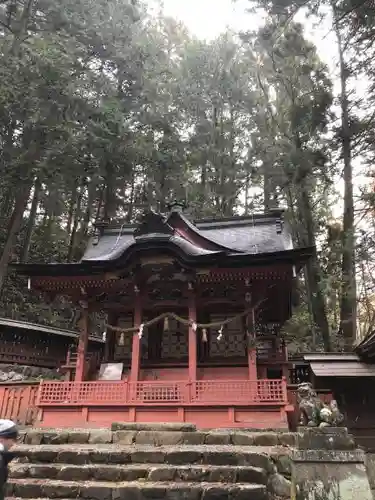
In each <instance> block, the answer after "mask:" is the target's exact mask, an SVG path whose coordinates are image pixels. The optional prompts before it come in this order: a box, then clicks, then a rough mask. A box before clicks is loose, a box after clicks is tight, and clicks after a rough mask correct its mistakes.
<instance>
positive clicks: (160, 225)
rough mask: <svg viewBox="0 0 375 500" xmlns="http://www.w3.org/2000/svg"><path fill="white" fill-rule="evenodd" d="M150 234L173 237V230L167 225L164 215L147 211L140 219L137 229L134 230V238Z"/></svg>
mask: <svg viewBox="0 0 375 500" xmlns="http://www.w3.org/2000/svg"><path fill="white" fill-rule="evenodd" d="M150 233H159V234H164V235H166V236H173V234H174V229H173V228H172V226H170V225H169V224H168V223H167V219H166V217H165V216H164V215H162V214H159V213H156V212H154V211H153V210H151V209H150V210H147V211H146V212H144V213H143V214H142V216H141V218H140V221H139V224H138V227H137V228H136V229H135V231H134V233H133V235H134V238H140V237H142V236H145V235H147V234H150Z"/></svg>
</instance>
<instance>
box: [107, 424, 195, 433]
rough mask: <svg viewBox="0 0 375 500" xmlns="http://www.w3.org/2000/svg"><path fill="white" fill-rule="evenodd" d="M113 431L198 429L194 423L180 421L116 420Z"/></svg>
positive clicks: (185, 430)
mask: <svg viewBox="0 0 375 500" xmlns="http://www.w3.org/2000/svg"><path fill="white" fill-rule="evenodd" d="M111 430H112V431H163V432H168V431H182V432H193V431H196V430H197V427H196V425H194V424H178V423H166V424H147V423H145V424H143V423H138V422H135V423H134V422H114V423H113V424H112V425H111Z"/></svg>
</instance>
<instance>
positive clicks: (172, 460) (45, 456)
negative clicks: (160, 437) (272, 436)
mask: <svg viewBox="0 0 375 500" xmlns="http://www.w3.org/2000/svg"><path fill="white" fill-rule="evenodd" d="M13 450H14V453H15V455H16V457H18V461H19V462H29V463H60V464H71V465H85V464H129V463H138V464H162V463H165V464H170V465H188V464H204V465H248V466H253V467H260V468H262V469H265V470H266V471H268V472H271V471H272V470H273V469H274V461H273V459H272V458H271V457H273V456H274V457H278V456H288V455H289V454H290V453H289V450H288V449H287V448H285V447H275V446H273V447H272V446H271V447H261V446H232V445H221V446H215V445H211V446H210V445H201V446H187V445H185V446H160V447H155V446H144V445H137V446H134V445H133V446H122V445H114V444H112V445H92V446H90V445H73V444H71V445H39V446H29V445H17V446H16V447H14V449H13ZM13 450H12V451H13Z"/></svg>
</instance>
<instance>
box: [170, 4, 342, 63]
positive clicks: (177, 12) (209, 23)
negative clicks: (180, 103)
mask: <svg viewBox="0 0 375 500" xmlns="http://www.w3.org/2000/svg"><path fill="white" fill-rule="evenodd" d="M163 5H164V8H163V11H164V14H165V15H167V16H171V17H174V18H175V19H178V20H180V21H182V22H183V23H184V24H185V25H186V26H187V27H188V28H189V30H190V31H191V32H192V33H193V34H194V35H196V36H197V37H199V38H205V39H213V38H215V37H216V36H218V35H219V34H220V33H222V32H223V31H225V30H226V28H231V29H233V30H235V31H241V30H243V31H246V30H253V29H256V28H257V27H258V26H259V25H260V23H261V20H260V18H259V17H257V16H255V15H254V14H249V13H247V12H246V11H247V9H248V8H249V6H250V5H251V3H250V2H249V1H248V0H235V1H233V0H163ZM297 20H298V21H302V18H301V16H298V18H297ZM304 24H305V26H306V29H307V31H306V36H307V37H308V38H310V39H311V40H313V41H314V43H315V44H316V45H317V47H318V50H319V53H320V56H321V58H322V59H323V60H324V61H325V62H326V63H327V64H329V65H330V66H331V68H333V66H334V64H335V59H336V47H335V37H334V34H333V33H331V32H330V25H329V22H328V23H327V25H326V26H324V25H322V24H320V26H319V27H313V26H312V24H311V22H309V23H306V22H305V23H304ZM324 24H325V23H324Z"/></svg>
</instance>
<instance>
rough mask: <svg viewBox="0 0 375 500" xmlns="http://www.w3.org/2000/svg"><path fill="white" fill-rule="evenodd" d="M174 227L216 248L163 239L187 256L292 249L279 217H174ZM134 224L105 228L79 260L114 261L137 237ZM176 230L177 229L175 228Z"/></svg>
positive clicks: (168, 220)
mask: <svg viewBox="0 0 375 500" xmlns="http://www.w3.org/2000/svg"><path fill="white" fill-rule="evenodd" d="M173 216H174V218H173V220H174V225H177V224H178V222H180V223H181V224H182V225H184V224H185V225H186V226H187V228H188V229H189V230H190V231H191V232H194V233H195V235H196V236H198V237H201V238H202V241H203V240H206V241H207V242H209V243H211V245H213V246H217V248H216V249H208V248H202V247H201V246H199V245H198V244H195V245H194V244H192V243H190V242H189V241H187V240H186V239H183V238H181V237H178V236H168V235H165V237H166V238H168V239H169V241H170V242H171V243H172V244H176V245H177V246H178V247H179V248H181V249H182V250H184V251H185V252H186V253H188V254H189V255H194V256H198V255H210V254H212V255H214V254H217V253H219V252H222V251H223V250H226V251H227V252H233V253H246V254H259V253H272V252H280V251H283V250H291V249H293V244H292V237H291V233H290V230H289V227H288V225H287V224H285V223H281V218H280V214H275V215H264V214H258V215H253V216H248V217H232V218H226V219H206V220H204V219H203V220H197V221H194V223H192V222H190V221H189V220H188V219H187V218H186V217H185V216H184V215H181V214H178V215H177V222H176V214H173ZM165 220H166V223H169V224H172V222H171V221H172V216H171V217H169V218H166V219H165ZM136 229H137V226H135V225H122V226H118V227H117V228H108V229H105V230H104V231H103V235H102V236H101V238H100V239H99V242H98V243H95V240H94V239H92V240H91V241H90V243H89V245H88V247H87V250H86V252H85V254H84V256H83V258H82V261H83V262H84V261H95V260H96V261H98V260H102V261H103V260H116V259H117V258H118V257H119V256H120V255H122V254H123V253H124V252H125V251H126V250H127V249H128V248H129V247H131V246H132V245H133V244H135V243H136V240H138V241H139V240H140V238H135V237H134V231H135V230H136ZM176 229H177V230H178V227H177V228H176ZM162 237H163V234H162V233H153V234H151V233H149V234H147V235H144V239H148V240H149V241H151V240H152V239H160V238H162Z"/></svg>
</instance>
